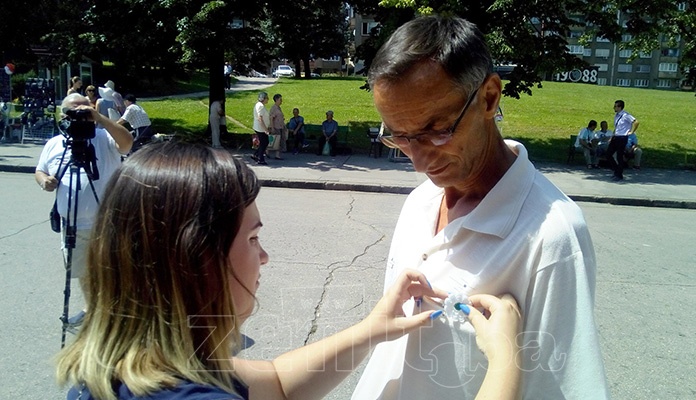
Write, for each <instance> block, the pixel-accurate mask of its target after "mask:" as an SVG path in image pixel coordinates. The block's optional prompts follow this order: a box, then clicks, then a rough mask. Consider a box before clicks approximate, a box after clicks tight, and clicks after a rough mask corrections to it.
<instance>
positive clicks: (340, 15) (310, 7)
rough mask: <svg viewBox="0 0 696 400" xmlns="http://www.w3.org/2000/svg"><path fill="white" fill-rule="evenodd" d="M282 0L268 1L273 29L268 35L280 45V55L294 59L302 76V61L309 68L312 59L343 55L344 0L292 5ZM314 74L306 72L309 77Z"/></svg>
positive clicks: (303, 1) (309, 0)
mask: <svg viewBox="0 0 696 400" xmlns="http://www.w3.org/2000/svg"><path fill="white" fill-rule="evenodd" d="M287 5H288V3H287V2H286V1H283V0H273V1H271V2H269V3H268V15H269V18H270V21H271V26H270V28H271V30H270V31H269V32H268V36H269V37H271V38H272V39H273V41H274V43H276V44H277V46H278V51H277V52H276V55H277V56H278V57H279V58H287V59H290V60H292V61H293V62H294V63H295V65H296V66H297V68H296V69H295V73H296V76H297V77H300V73H301V72H300V68H299V65H300V62H302V63H303V64H304V69H305V71H309V70H310V68H309V61H310V59H311V58H317V57H324V58H328V57H331V56H335V55H340V56H344V55H345V48H346V44H347V38H346V34H347V22H348V21H347V16H346V7H345V3H344V2H342V1H341V0H299V1H296V2H293V3H292V5H291V6H290V7H288V6H287ZM310 77H311V75H310V74H309V73H306V74H305V78H307V79H309V78H310Z"/></svg>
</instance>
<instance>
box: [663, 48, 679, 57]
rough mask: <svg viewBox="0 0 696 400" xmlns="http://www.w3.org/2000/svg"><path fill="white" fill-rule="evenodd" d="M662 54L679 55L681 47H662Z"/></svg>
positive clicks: (665, 55)
mask: <svg viewBox="0 0 696 400" xmlns="http://www.w3.org/2000/svg"><path fill="white" fill-rule="evenodd" d="M660 54H661V55H662V56H663V57H679V49H662V50H660Z"/></svg>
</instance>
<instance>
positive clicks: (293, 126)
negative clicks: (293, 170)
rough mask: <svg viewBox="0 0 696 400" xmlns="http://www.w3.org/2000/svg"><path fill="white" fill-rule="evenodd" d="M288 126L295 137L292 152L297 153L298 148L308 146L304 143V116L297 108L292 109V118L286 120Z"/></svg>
mask: <svg viewBox="0 0 696 400" xmlns="http://www.w3.org/2000/svg"><path fill="white" fill-rule="evenodd" d="M288 128H289V129H290V132H292V135H293V137H294V139H295V146H294V150H293V152H292V154H297V153H298V152H299V151H300V149H304V148H306V147H307V146H309V145H308V144H306V143H305V130H304V117H302V116H301V115H300V109H299V108H293V109H292V118H290V122H288Z"/></svg>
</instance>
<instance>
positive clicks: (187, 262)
mask: <svg viewBox="0 0 696 400" xmlns="http://www.w3.org/2000/svg"><path fill="white" fill-rule="evenodd" d="M108 187H109V188H108V189H107V192H106V193H105V196H104V199H103V202H102V204H101V206H100V210H99V214H98V218H97V223H96V225H95V227H94V233H93V240H92V242H91V244H90V249H89V254H88V267H87V275H88V279H89V282H90V284H89V291H90V293H89V295H88V296H87V299H88V302H89V307H88V310H89V311H88V312H87V315H86V318H85V322H84V324H83V326H82V328H81V329H80V332H79V333H78V335H77V338H76V340H75V342H74V343H72V344H71V345H69V346H68V347H66V348H65V349H64V350H63V351H62V352H61V353H60V354H59V356H58V379H59V381H60V382H61V383H66V382H70V383H71V384H72V385H73V387H72V388H71V389H70V392H69V393H68V398H69V399H78V398H79V399H82V400H86V399H126V398H127V399H131V398H133V397H136V398H141V397H145V396H148V397H147V398H148V399H163V398H172V397H175V398H182V399H183V398H197V399H202V398H206V399H212V398H215V399H218V398H219V399H223V398H224V399H246V398H248V397H249V396H252V397H255V398H261V399H275V398H302V399H311V398H321V397H322V396H324V395H326V394H327V393H328V392H329V391H330V390H331V389H332V388H333V387H335V386H336V385H337V384H338V383H339V382H340V381H341V380H342V379H343V378H344V377H346V376H347V375H348V373H349V372H350V369H351V368H352V366H354V365H357V364H358V363H359V361H360V360H361V359H362V358H363V357H365V355H367V353H368V352H369V350H370V348H371V346H373V345H375V344H376V343H379V342H382V341H385V340H392V339H396V338H398V337H400V336H402V335H403V334H405V333H407V332H409V331H411V330H413V329H416V328H418V327H420V326H423V325H426V324H428V323H432V319H434V318H437V317H438V316H439V315H440V314H441V313H442V312H441V311H435V312H433V311H426V312H422V313H416V314H415V315H413V316H411V317H405V316H403V310H402V306H403V303H404V302H405V301H407V300H408V299H411V298H413V297H415V298H422V297H424V296H427V297H429V298H440V299H442V298H445V297H447V294H446V293H444V292H442V291H440V290H437V289H432V288H431V287H430V285H429V284H428V282H427V280H426V279H425V277H424V275H422V274H421V273H419V272H416V271H413V270H410V271H407V272H405V273H404V274H403V275H402V276H400V278H399V279H398V280H397V283H396V284H395V286H393V287H392V288H391V289H390V290H389V291H388V292H387V293H386V294H385V296H384V297H383V298H382V299H381V300H380V302H379V303H378V304H377V305H376V306H375V308H374V309H373V311H372V312H371V313H370V314H369V315H368V316H367V317H366V318H365V319H364V320H363V321H361V322H359V323H358V324H356V325H354V326H352V327H350V328H348V329H346V330H344V331H342V332H339V333H338V334H336V335H333V336H331V337H328V338H326V339H323V340H321V341H318V342H315V343H313V344H310V345H308V346H305V347H302V348H299V349H296V350H293V351H291V352H289V353H286V354H283V355H281V356H279V357H278V358H276V359H274V360H273V361H254V360H246V359H241V358H238V357H235V356H234V355H235V352H236V351H237V350H238V349H239V348H240V342H241V339H240V337H241V335H240V333H239V329H240V326H241V324H242V323H243V322H244V321H245V320H246V319H247V318H248V317H249V316H250V315H251V314H252V312H253V311H254V308H255V305H256V297H255V293H256V289H257V287H258V285H259V277H260V275H259V271H260V268H261V266H262V265H264V264H266V263H267V262H268V260H269V257H268V254H267V253H266V252H265V250H264V249H263V247H262V246H261V243H260V240H259V231H260V230H261V227H262V222H261V217H260V214H259V211H258V208H257V206H256V202H255V200H256V196H257V194H258V192H259V183H258V181H257V179H256V176H255V175H254V173H253V172H252V171H251V170H250V169H249V168H248V167H247V166H246V164H244V162H243V161H240V160H239V159H237V158H235V157H234V156H233V155H232V154H230V153H228V152H226V151H223V150H217V149H212V148H210V147H206V146H202V145H191V144H184V143H177V142H165V143H162V144H154V145H151V146H147V147H144V148H143V149H141V150H140V151H138V152H137V153H135V154H134V155H133V156H131V157H129V158H128V160H127V161H126V162H125V163H124V164H123V165H122V166H121V169H120V170H119V171H118V172H116V173H115V174H114V175H113V176H112V178H111V180H110V181H109V185H108ZM491 297H492V296H491ZM492 298H493V297H492ZM494 299H496V300H497V298H494ZM472 312H473V310H472ZM476 312H477V311H476ZM494 315H497V314H496V313H494ZM509 320H511V321H513V322H514V318H513V319H509ZM513 325H514V324H513ZM514 329H516V325H514ZM177 396H178V397H177Z"/></svg>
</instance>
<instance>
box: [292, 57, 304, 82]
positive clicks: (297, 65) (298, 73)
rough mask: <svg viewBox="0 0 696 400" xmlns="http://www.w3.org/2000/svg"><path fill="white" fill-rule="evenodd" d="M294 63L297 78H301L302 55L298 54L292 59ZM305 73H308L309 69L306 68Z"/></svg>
mask: <svg viewBox="0 0 696 400" xmlns="http://www.w3.org/2000/svg"><path fill="white" fill-rule="evenodd" d="M292 63H293V64H295V78H301V77H302V68H300V57H299V56H296V57H294V58H293V59H292ZM305 75H307V71H306V70H305Z"/></svg>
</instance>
